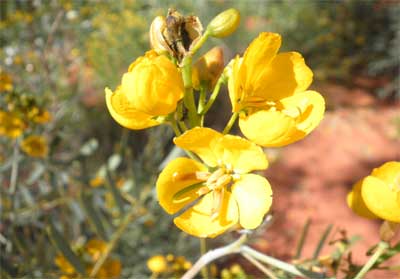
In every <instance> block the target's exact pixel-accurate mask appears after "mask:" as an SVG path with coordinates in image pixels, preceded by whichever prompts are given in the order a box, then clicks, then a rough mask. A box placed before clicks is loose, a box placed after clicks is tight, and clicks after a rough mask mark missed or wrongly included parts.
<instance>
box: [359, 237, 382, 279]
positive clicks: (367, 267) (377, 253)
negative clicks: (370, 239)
mask: <svg viewBox="0 0 400 279" xmlns="http://www.w3.org/2000/svg"><path fill="white" fill-rule="evenodd" d="M388 247H389V244H388V243H387V242H384V241H381V242H379V245H378V248H377V249H376V251H375V253H374V254H373V255H372V257H371V258H369V260H368V262H367V263H366V264H365V265H364V266H363V268H362V269H361V270H360V271H359V272H358V274H357V275H356V277H354V279H361V278H363V277H364V275H365V274H366V273H367V272H368V271H369V270H370V269H371V268H372V267H373V266H374V264H375V263H376V261H377V260H378V259H379V257H380V256H381V255H382V254H383V252H384V251H385V250H386V249H387V248H388Z"/></svg>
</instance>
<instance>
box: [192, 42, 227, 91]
mask: <svg viewBox="0 0 400 279" xmlns="http://www.w3.org/2000/svg"><path fill="white" fill-rule="evenodd" d="M223 70H224V53H223V51H222V48H221V47H214V48H212V49H211V50H209V51H208V52H207V53H206V54H204V55H203V56H202V57H200V59H199V60H197V62H196V63H195V64H194V67H193V75H194V77H193V81H194V82H193V85H194V87H195V88H198V87H199V85H200V83H201V84H203V85H205V86H206V88H207V89H212V88H213V87H214V86H215V83H216V82H217V80H218V78H219V76H220V75H221V73H222V71H223ZM196 81H197V83H198V84H196Z"/></svg>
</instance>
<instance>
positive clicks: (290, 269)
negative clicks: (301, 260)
mask: <svg viewBox="0 0 400 279" xmlns="http://www.w3.org/2000/svg"><path fill="white" fill-rule="evenodd" d="M241 252H242V253H245V254H248V255H250V256H251V257H253V258H255V259H257V260H259V261H260V262H263V263H266V264H268V265H271V266H274V267H276V268H279V269H281V270H283V271H285V272H287V273H290V274H293V275H295V276H300V277H305V278H324V276H323V275H322V274H320V273H316V272H312V271H308V270H300V269H298V268H297V267H296V266H294V265H291V264H288V263H286V262H282V261H280V260H278V259H275V258H273V257H270V256H267V255H264V254H262V253H260V252H258V251H256V250H254V249H252V248H250V247H249V246H246V245H243V246H242V247H241Z"/></svg>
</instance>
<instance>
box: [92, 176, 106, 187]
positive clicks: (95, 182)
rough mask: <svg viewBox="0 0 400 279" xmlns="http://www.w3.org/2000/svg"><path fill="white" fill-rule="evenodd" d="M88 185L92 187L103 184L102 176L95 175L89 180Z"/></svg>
mask: <svg viewBox="0 0 400 279" xmlns="http://www.w3.org/2000/svg"><path fill="white" fill-rule="evenodd" d="M89 185H90V186H91V187H93V188H96V187H99V186H101V185H104V178H103V177H101V176H95V177H93V178H92V179H90V181H89Z"/></svg>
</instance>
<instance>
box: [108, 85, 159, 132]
mask: <svg viewBox="0 0 400 279" xmlns="http://www.w3.org/2000/svg"><path fill="white" fill-rule="evenodd" d="M105 91H106V104H107V108H108V111H109V112H110V114H111V116H112V117H113V118H114V120H115V121H117V122H118V124H120V125H121V126H124V127H126V128H128V129H132V130H140V129H145V128H149V127H152V126H156V125H159V124H160V123H159V122H157V121H156V120H153V119H151V117H152V116H151V115H149V114H146V113H144V112H141V111H138V110H136V109H135V108H133V107H132V106H130V104H129V102H128V100H127V99H126V97H125V96H124V95H123V94H120V93H119V91H118V90H116V91H115V92H112V91H111V90H110V89H108V88H106V90H105Z"/></svg>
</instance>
